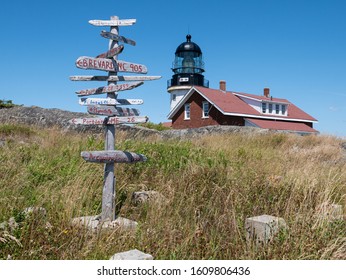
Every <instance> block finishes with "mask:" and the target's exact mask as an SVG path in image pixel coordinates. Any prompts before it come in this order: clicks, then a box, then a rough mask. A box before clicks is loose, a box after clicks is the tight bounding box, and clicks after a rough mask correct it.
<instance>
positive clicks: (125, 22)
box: [89, 19, 136, 26]
mask: <svg viewBox="0 0 346 280" xmlns="http://www.w3.org/2000/svg"><path fill="white" fill-rule="evenodd" d="M89 23H90V24H92V25H94V26H129V25H133V24H135V23H136V20H135V19H119V20H98V19H93V20H89Z"/></svg>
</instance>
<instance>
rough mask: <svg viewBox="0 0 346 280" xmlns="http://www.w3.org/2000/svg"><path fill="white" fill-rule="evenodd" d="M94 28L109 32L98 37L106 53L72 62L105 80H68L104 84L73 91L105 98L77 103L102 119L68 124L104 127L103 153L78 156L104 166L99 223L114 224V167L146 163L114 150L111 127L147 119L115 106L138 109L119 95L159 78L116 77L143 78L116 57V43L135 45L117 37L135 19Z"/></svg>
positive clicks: (143, 71)
mask: <svg viewBox="0 0 346 280" xmlns="http://www.w3.org/2000/svg"><path fill="white" fill-rule="evenodd" d="M89 23H90V24H92V25H94V26H109V27H110V32H107V31H102V33H101V35H102V36H103V37H105V38H108V39H110V41H109V47H108V51H106V52H104V53H102V54H100V55H98V56H97V57H95V58H94V57H88V56H81V57H79V58H78V59H77V60H76V66H77V67H78V68H81V69H94V70H102V71H107V72H108V76H71V77H70V80H71V81H107V82H108V85H107V86H103V87H99V88H92V89H85V90H80V91H77V92H76V93H77V94H78V95H79V96H88V95H93V94H103V93H105V94H107V97H106V98H85V97H82V98H81V99H80V100H79V104H81V105H86V106H88V108H87V110H88V112H89V113H90V114H93V115H101V116H105V117H94V118H75V119H72V120H70V121H69V122H70V123H71V124H74V125H103V126H104V127H105V150H104V151H83V152H82V153H81V156H82V157H83V159H85V160H86V161H87V162H95V163H104V164H105V168H104V183H103V191H102V213H101V218H100V222H102V223H103V222H106V221H110V222H111V221H114V220H115V219H116V217H115V197H116V192H115V183H116V180H115V176H114V164H115V163H134V162H141V161H146V160H147V158H146V157H145V156H144V155H141V154H136V153H132V152H127V151H118V150H115V125H118V124H136V123H145V122H147V121H148V117H146V116H139V110H137V109H134V108H122V107H117V106H118V105H140V104H143V100H142V99H117V95H118V92H119V91H124V90H130V89H134V88H136V87H138V86H140V85H142V84H143V81H151V80H156V79H159V78H161V77H160V76H118V75H117V74H118V72H130V73H139V74H146V73H147V72H148V70H147V67H146V66H145V65H142V64H138V63H132V62H126V61H122V60H118V57H117V56H118V54H120V53H122V51H123V49H124V46H123V45H118V42H122V43H127V44H130V45H133V46H134V45H136V43H135V41H133V40H130V39H128V38H125V37H123V36H119V26H131V25H133V24H135V23H136V20H135V19H123V20H120V19H119V18H118V17H117V16H113V17H111V19H110V20H90V21H89ZM119 81H133V83H125V84H117V82H119Z"/></svg>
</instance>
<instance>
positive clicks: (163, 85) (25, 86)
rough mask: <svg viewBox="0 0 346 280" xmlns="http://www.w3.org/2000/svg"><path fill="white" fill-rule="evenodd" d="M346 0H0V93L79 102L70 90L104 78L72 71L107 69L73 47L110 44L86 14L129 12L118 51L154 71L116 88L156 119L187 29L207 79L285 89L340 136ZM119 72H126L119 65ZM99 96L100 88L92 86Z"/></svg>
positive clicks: (345, 103)
mask: <svg viewBox="0 0 346 280" xmlns="http://www.w3.org/2000/svg"><path fill="white" fill-rule="evenodd" d="M345 14H346V1H342V0H340V1H339V0H323V1H319V0H315V1H312V0H311V1H309V0H307V1H304V0H299V1H298V0H281V1H280V0H237V1H234V0H219V1H218V0H215V1H190V0H175V1H159V0H154V1H150V0H148V1H115V0H98V1H95V0H93V1H91V0H74V1H72V0H68V1H67V0H60V1H46V0H45V1H43V0H32V1H24V0H19V1H14V0H13V1H5V2H4V3H2V6H1V10H0V30H1V47H0V48H1V51H0V58H1V64H2V65H1V66H2V67H1V68H0V74H1V75H0V76H1V80H0V81H1V82H0V99H5V100H13V102H15V103H17V104H23V105H25V106H31V105H35V106H40V107H44V108H60V109H65V110H70V111H79V112H86V107H82V106H80V105H79V104H78V97H77V95H76V94H75V93H74V92H75V91H77V90H82V89H87V88H93V87H98V86H103V85H105V82H72V81H70V80H69V76H71V75H105V74H107V73H106V72H103V71H93V70H82V69H78V68H76V67H75V60H76V59H77V58H78V57H79V56H96V55H98V54H99V53H102V52H104V51H106V50H107V48H108V40H106V39H104V38H102V37H101V36H100V35H99V34H100V32H101V30H103V29H107V28H105V27H94V26H92V25H90V24H89V23H88V21H89V20H90V19H109V18H110V16H112V15H117V16H119V18H120V19H127V18H135V19H137V23H136V24H135V25H133V26H131V27H121V28H120V35H123V36H125V37H128V38H130V39H133V40H135V41H136V42H137V45H136V46H135V47H133V46H130V45H125V49H124V51H123V53H122V54H121V55H119V59H121V60H125V61H130V62H136V63H140V64H144V65H146V66H147V68H148V70H149V71H148V75H160V76H162V78H161V79H160V80H156V81H151V82H146V83H145V84H144V85H142V86H141V87H138V88H136V89H134V90H131V91H124V92H120V93H119V98H141V99H143V100H144V102H145V103H144V105H141V106H138V107H137V108H139V109H140V111H141V113H142V115H148V116H149V117H150V120H151V121H153V122H156V123H158V122H162V121H165V120H166V116H167V114H168V113H169V94H168V93H167V91H166V89H167V80H168V79H170V78H171V76H172V71H171V66H172V62H173V60H174V52H175V50H176V48H177V46H178V45H179V44H180V43H182V42H184V41H185V36H186V34H187V33H188V32H190V34H191V35H192V41H194V42H195V43H197V44H198V45H199V46H200V47H201V49H202V52H203V56H204V62H205V69H206V72H205V78H206V79H208V80H209V81H210V87H211V88H217V87H218V84H219V81H220V80H226V82H227V89H228V90H233V91H239V92H246V93H252V94H262V92H263V88H264V87H269V88H270V90H271V94H272V95H273V96H274V97H278V98H286V99H288V100H290V101H291V102H293V103H294V104H295V105H297V106H298V107H300V108H301V109H303V110H304V111H306V112H307V113H309V114H310V115H312V116H313V117H315V118H317V119H318V121H319V123H318V124H316V125H315V128H316V129H318V130H319V131H320V132H321V133H322V134H332V135H337V136H342V137H345V136H346V129H345V128H346V75H345V74H346V31H345V30H346V17H345ZM124 74H125V73H124ZM95 97H101V96H95Z"/></svg>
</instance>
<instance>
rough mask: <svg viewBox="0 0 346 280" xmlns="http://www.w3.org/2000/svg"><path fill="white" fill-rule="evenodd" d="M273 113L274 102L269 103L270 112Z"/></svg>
mask: <svg viewBox="0 0 346 280" xmlns="http://www.w3.org/2000/svg"><path fill="white" fill-rule="evenodd" d="M272 113H273V104H271V103H269V114H272Z"/></svg>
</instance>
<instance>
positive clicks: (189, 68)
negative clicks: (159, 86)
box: [168, 35, 209, 88]
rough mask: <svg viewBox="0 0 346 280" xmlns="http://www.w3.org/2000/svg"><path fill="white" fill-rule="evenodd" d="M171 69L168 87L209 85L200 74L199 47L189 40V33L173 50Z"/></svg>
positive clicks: (201, 61) (201, 66)
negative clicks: (184, 40)
mask: <svg viewBox="0 0 346 280" xmlns="http://www.w3.org/2000/svg"><path fill="white" fill-rule="evenodd" d="M172 71H173V73H174V74H173V76H172V79H171V80H169V81H168V88H170V87H175V86H188V85H190V86H192V85H197V86H203V87H209V82H208V81H207V80H205V79H204V76H203V75H202V73H203V72H204V62H203V57H202V51H201V48H200V47H199V46H198V45H197V44H196V43H194V42H192V41H191V35H187V36H186V42H184V43H181V44H180V45H179V46H178V48H177V50H176V51H175V59H174V62H173V67H172Z"/></svg>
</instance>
